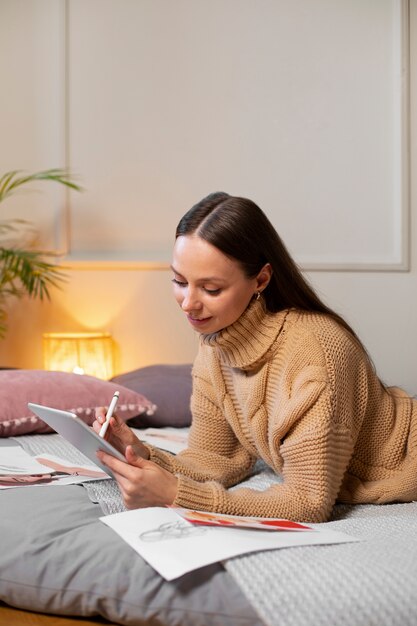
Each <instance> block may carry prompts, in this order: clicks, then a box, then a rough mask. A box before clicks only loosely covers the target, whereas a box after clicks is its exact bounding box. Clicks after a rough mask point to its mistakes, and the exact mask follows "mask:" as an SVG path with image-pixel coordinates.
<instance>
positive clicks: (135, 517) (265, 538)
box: [100, 507, 358, 580]
mask: <svg viewBox="0 0 417 626" xmlns="http://www.w3.org/2000/svg"><path fill="white" fill-rule="evenodd" d="M100 520H101V521H102V522H103V523H104V524H106V525H107V526H109V527H110V528H112V529H113V530H114V531H115V532H116V533H117V534H118V535H119V536H120V537H121V538H122V539H123V540H124V541H126V543H128V544H129V545H130V546H131V547H132V548H133V549H134V550H136V552H138V554H140V555H141V556H142V557H143V558H144V559H145V560H146V561H147V562H148V563H149V565H151V566H152V567H153V568H154V569H155V570H156V571H157V572H158V573H159V574H160V575H161V576H163V578H165V579H166V580H173V579H175V578H178V577H179V576H182V575H183V574H186V573H187V572H191V571H193V570H195V569H198V568H199V567H203V566H205V565H210V564H212V563H216V562H219V561H223V560H225V559H229V558H231V557H234V556H238V555H240V554H247V553H249V552H256V551H260V550H273V549H277V548H290V547H295V546H305V545H317V544H332V543H347V542H351V541H358V539H356V538H355V537H351V536H348V535H346V534H345V533H341V532H336V531H332V530H328V529H327V528H326V529H321V528H320V524H309V525H308V526H309V527H310V531H309V532H293V531H272V530H265V531H264V530H252V529H251V530H247V529H246V528H230V527H228V528H225V527H216V526H201V525H196V524H192V523H191V522H187V521H186V520H185V519H184V518H183V517H181V516H179V515H178V514H177V513H175V509H170V508H162V507H152V508H147V509H135V510H133V511H125V512H123V513H116V514H114V515H107V516H106V517H100Z"/></svg>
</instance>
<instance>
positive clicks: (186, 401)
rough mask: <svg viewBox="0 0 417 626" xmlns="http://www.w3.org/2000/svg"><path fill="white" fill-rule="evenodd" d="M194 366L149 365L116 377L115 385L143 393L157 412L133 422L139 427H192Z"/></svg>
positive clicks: (131, 424)
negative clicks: (192, 373)
mask: <svg viewBox="0 0 417 626" xmlns="http://www.w3.org/2000/svg"><path fill="white" fill-rule="evenodd" d="M191 368H192V365H191V364H190V363H187V364H185V365H184V364H181V365H148V366H147V367H141V368H139V369H136V370H132V371H131V372H127V373H126V374H120V375H119V376H115V377H114V378H112V379H111V380H112V382H114V383H116V384H120V385H123V386H124V387H127V388H128V389H131V390H133V391H136V393H140V394H143V395H144V396H145V397H146V398H148V399H149V400H150V401H151V402H153V403H154V404H156V406H157V409H156V411H155V412H154V413H153V414H152V415H140V416H138V417H135V418H133V419H131V420H129V422H128V424H129V425H130V426H134V427H136V428H146V427H148V426H153V427H158V426H175V427H177V428H180V427H183V426H189V425H190V424H191V410H190V399H191V389H192V378H191Z"/></svg>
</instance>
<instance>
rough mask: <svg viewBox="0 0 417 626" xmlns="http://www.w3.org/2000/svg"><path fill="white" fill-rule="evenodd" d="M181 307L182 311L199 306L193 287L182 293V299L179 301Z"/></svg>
mask: <svg viewBox="0 0 417 626" xmlns="http://www.w3.org/2000/svg"><path fill="white" fill-rule="evenodd" d="M181 308H182V310H183V311H185V312H187V311H195V310H196V309H199V308H201V302H199V300H198V297H197V294H196V292H195V290H194V289H190V288H188V289H187V290H186V293H185V294H184V299H183V301H182V302H181Z"/></svg>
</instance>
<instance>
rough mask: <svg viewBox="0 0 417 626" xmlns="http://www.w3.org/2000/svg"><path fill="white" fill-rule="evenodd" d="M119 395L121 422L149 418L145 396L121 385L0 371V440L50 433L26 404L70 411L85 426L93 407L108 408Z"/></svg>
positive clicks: (149, 407)
mask: <svg viewBox="0 0 417 626" xmlns="http://www.w3.org/2000/svg"><path fill="white" fill-rule="evenodd" d="M116 390H118V391H119V392H120V399H119V402H118V403H117V409H116V411H115V412H116V413H117V415H118V416H120V417H121V418H122V419H124V420H128V419H130V418H131V417H136V416H138V415H142V414H146V415H152V413H153V412H154V411H155V409H156V406H155V405H154V404H153V403H152V402H150V401H149V400H148V399H147V398H145V396H143V395H142V394H140V393H137V392H136V391H132V390H131V389H127V388H126V387H124V386H123V385H117V384H115V383H112V382H109V381H106V380H100V379H99V378H95V377H94V376H80V375H78V374H69V373H66V372H50V371H45V370H19V369H17V370H0V437H14V436H16V435H28V434H30V433H48V432H52V429H51V428H50V427H49V426H47V425H46V424H45V422H43V421H42V420H41V419H39V418H38V417H36V416H35V415H34V414H33V413H32V412H31V411H30V410H29V409H28V406H27V405H28V402H34V403H35V404H45V405H46V406H51V407H54V408H55V409H63V410H66V411H71V412H72V413H75V414H76V415H77V416H78V417H80V418H81V419H82V420H83V421H84V422H86V423H87V424H88V425H91V424H92V423H93V421H94V411H95V408H96V407H100V406H108V405H109V403H110V400H111V399H112V396H113V394H114V392H115V391H116Z"/></svg>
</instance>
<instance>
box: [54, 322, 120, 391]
mask: <svg viewBox="0 0 417 626" xmlns="http://www.w3.org/2000/svg"><path fill="white" fill-rule="evenodd" d="M43 362H44V368H45V369H46V370H55V371H61V372H74V373H75V374H89V375H90V376H96V377H97V378H103V379H105V380H108V379H109V378H111V377H112V376H113V375H114V344H113V339H112V337H111V335H110V334H109V333H101V332H91V333H90V332H83V333H44V334H43Z"/></svg>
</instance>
